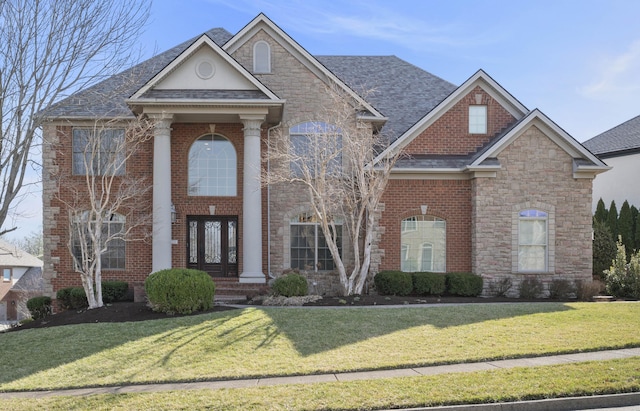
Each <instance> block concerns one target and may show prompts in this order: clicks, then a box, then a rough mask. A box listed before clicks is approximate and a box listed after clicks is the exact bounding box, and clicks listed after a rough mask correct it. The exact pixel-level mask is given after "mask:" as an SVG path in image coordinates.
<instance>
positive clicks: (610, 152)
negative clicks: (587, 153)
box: [582, 116, 640, 158]
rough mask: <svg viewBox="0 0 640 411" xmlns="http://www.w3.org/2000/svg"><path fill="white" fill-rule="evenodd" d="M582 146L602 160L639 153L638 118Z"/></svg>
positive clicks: (639, 131) (639, 125)
mask: <svg viewBox="0 0 640 411" xmlns="http://www.w3.org/2000/svg"><path fill="white" fill-rule="evenodd" d="M582 144H583V145H584V146H585V147H586V148H588V149H589V150H591V152H592V153H594V154H597V155H598V156H600V157H603V158H604V157H616V156H620V155H625V154H630V153H635V152H639V151H640V116H637V117H634V118H632V119H631V120H628V121H625V122H624V123H622V124H619V125H617V126H615V127H613V128H612V129H610V130H607V131H605V132H604V133H601V134H598V135H597V136H595V137H593V138H591V139H589V140H587V141H585V142H584V143H582Z"/></svg>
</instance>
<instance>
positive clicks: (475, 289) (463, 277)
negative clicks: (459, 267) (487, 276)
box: [447, 273, 482, 297]
mask: <svg viewBox="0 0 640 411" xmlns="http://www.w3.org/2000/svg"><path fill="white" fill-rule="evenodd" d="M447 292H448V293H449V294H452V295H460V296H463V297H477V296H479V295H480V294H482V277H480V276H479V275H475V274H471V273H448V274H447Z"/></svg>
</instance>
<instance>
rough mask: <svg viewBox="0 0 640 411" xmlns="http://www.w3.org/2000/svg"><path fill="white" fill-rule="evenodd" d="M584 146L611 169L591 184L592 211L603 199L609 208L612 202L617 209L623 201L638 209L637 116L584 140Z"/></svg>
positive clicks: (639, 149) (639, 146)
mask: <svg viewBox="0 0 640 411" xmlns="http://www.w3.org/2000/svg"><path fill="white" fill-rule="evenodd" d="M583 144H584V146H585V147H586V148H588V149H589V150H591V152H592V153H593V154H595V155H597V156H598V157H599V158H600V159H602V160H603V161H605V162H606V163H607V164H608V165H609V166H611V167H613V169H612V170H611V171H609V172H608V173H606V174H603V175H599V176H598V178H596V179H595V180H594V182H593V207H592V208H593V211H594V212H595V210H596V205H597V203H598V200H599V199H600V198H602V200H603V201H604V204H605V206H606V207H607V208H608V207H609V205H610V204H611V201H612V200H615V202H616V205H617V207H618V210H619V209H620V206H622V203H624V201H625V200H628V201H629V204H630V205H635V206H636V207H640V184H638V176H640V116H638V117H634V118H632V119H631V120H629V121H626V122H624V123H622V124H620V125H618V126H616V127H614V128H612V129H611V130H608V131H605V132H604V133H602V134H598V135H597V136H595V137H593V138H592V139H590V140H587V141H585V142H584V143H583Z"/></svg>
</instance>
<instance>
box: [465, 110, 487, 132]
mask: <svg viewBox="0 0 640 411" xmlns="http://www.w3.org/2000/svg"><path fill="white" fill-rule="evenodd" d="M469 134H487V106H475V105H474V106H469Z"/></svg>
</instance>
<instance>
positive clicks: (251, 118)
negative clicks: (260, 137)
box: [240, 115, 266, 134]
mask: <svg viewBox="0 0 640 411" xmlns="http://www.w3.org/2000/svg"><path fill="white" fill-rule="evenodd" d="M265 120H266V116H264V115H243V116H240V121H242V125H244V129H243V130H244V132H245V134H246V133H247V132H249V131H254V132H255V131H257V132H258V133H259V132H260V126H261V125H262V123H264V121H265Z"/></svg>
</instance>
